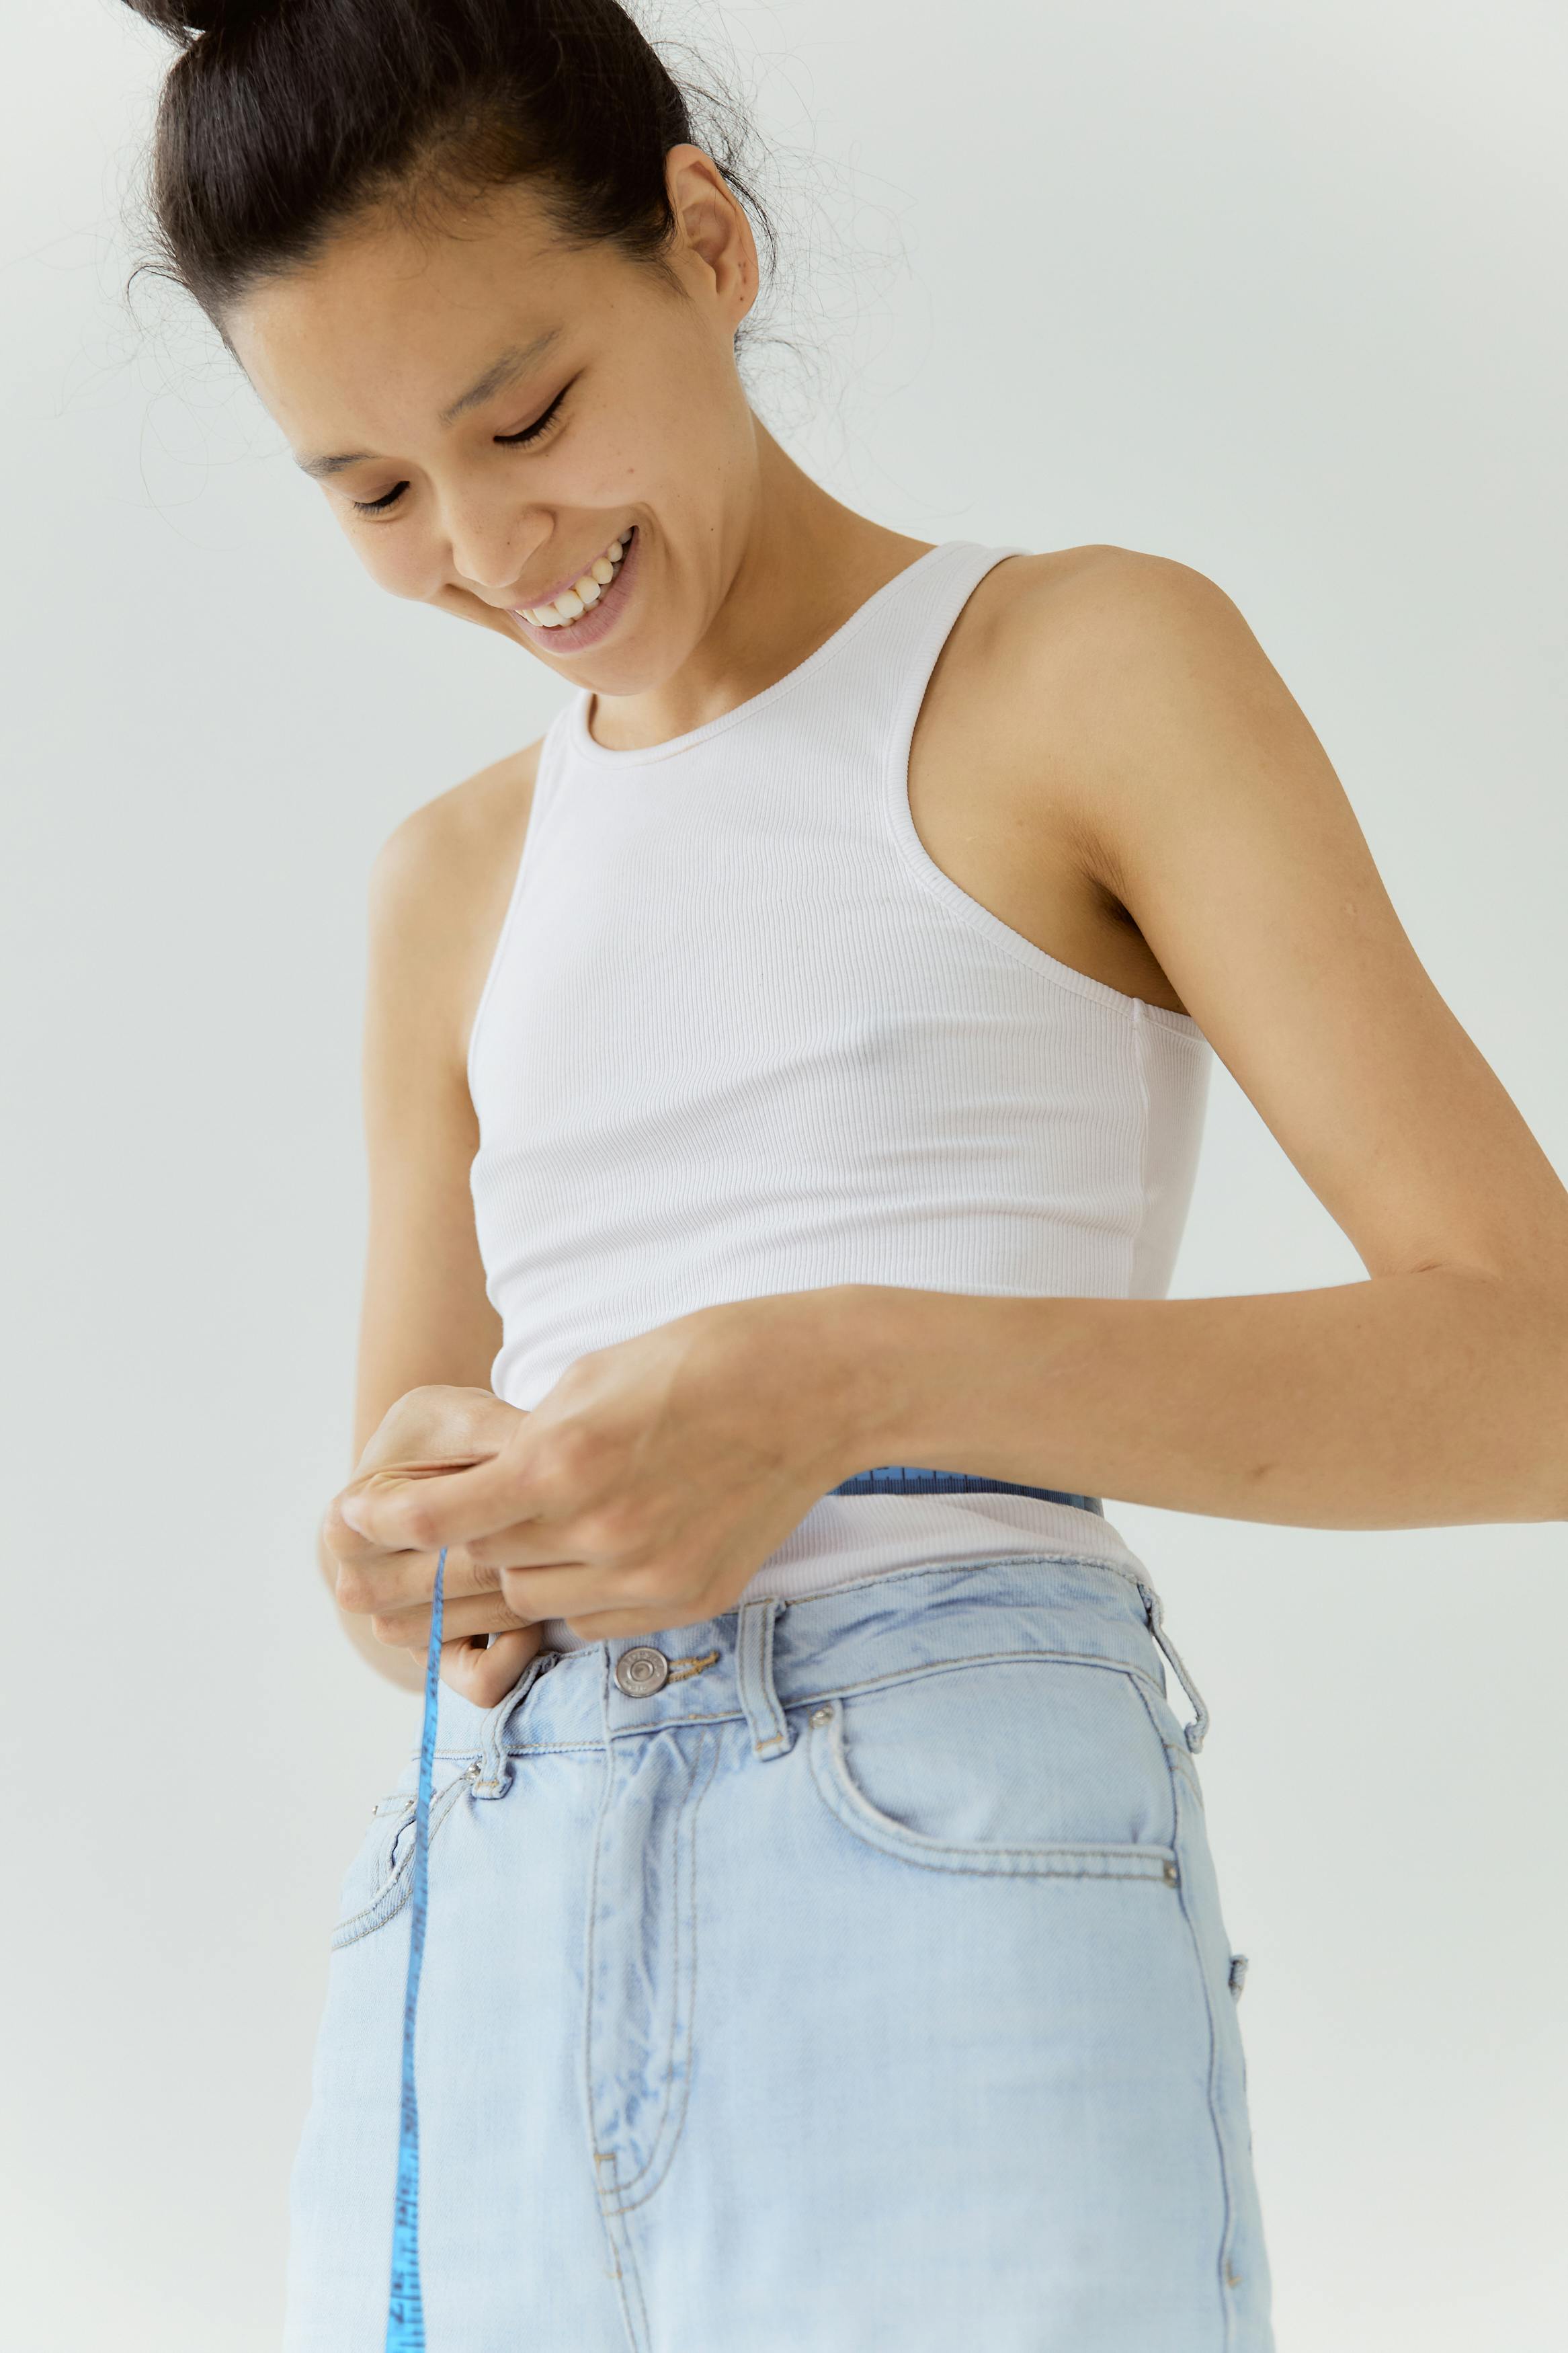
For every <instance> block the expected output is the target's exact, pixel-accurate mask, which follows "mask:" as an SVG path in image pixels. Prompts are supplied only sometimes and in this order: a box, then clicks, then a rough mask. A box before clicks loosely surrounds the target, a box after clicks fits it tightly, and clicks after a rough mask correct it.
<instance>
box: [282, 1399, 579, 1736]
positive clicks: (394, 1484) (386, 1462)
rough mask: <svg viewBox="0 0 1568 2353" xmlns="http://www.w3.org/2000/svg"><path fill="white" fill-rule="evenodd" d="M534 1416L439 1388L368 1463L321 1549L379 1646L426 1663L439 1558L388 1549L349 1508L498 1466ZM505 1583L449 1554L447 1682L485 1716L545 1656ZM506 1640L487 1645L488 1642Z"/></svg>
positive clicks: (325, 1527) (396, 1422)
mask: <svg viewBox="0 0 1568 2353" xmlns="http://www.w3.org/2000/svg"><path fill="white" fill-rule="evenodd" d="M527 1419H528V1416H527V1415H526V1414H525V1413H522V1412H521V1411H520V1410H519V1409H518V1408H517V1407H516V1406H510V1405H506V1404H503V1402H502V1401H501V1399H500V1398H498V1397H495V1396H493V1395H492V1394H491V1392H490V1391H489V1389H470V1388H447V1387H439V1386H436V1387H431V1388H417V1389H410V1390H409V1391H408V1392H407V1393H406V1395H405V1396H404V1397H401V1398H398V1400H397V1402H396V1404H395V1406H394V1407H393V1408H392V1409H391V1410H390V1411H389V1412H388V1413H387V1414H386V1415H385V1417H384V1419H383V1421H382V1423H381V1425H380V1427H379V1429H378V1430H376V1431H375V1433H374V1436H373V1437H372V1439H371V1440H370V1443H369V1445H368V1446H367V1447H366V1448H365V1450H364V1452H363V1454H362V1455H361V1457H360V1459H359V1462H358V1465H357V1467H356V1469H355V1472H354V1476H353V1480H352V1481H351V1482H350V1483H349V1485H348V1486H346V1487H345V1488H344V1489H343V1490H342V1493H341V1494H339V1495H336V1496H334V1498H333V1499H332V1502H331V1504H329V1505H328V1507H327V1512H326V1515H325V1517H324V1519H323V1521H322V1523H321V1539H322V1542H323V1544H324V1546H325V1547H326V1550H327V1551H328V1553H329V1554H331V1557H332V1558H333V1559H334V1560H335V1561H336V1562H337V1565H338V1574H337V1586H336V1592H337V1599H338V1604H339V1607H340V1608H341V1609H346V1610H347V1611H349V1612H350V1614H351V1615H362V1614H363V1615H364V1616H367V1617H369V1619H370V1621H371V1627H372V1630H373V1631H374V1634H375V1637H376V1639H377V1641H382V1642H385V1643H388V1644H389V1645H391V1646H393V1647H395V1648H399V1649H405V1650H409V1651H413V1652H414V1653H415V1655H416V1657H417V1658H418V1659H419V1660H420V1661H421V1662H423V1661H424V1659H425V1656H426V1651H428V1648H429V1643H430V1610H431V1602H432V1598H433V1596H434V1593H435V1589H436V1562H437V1556H438V1554H439V1550H440V1547H439V1546H438V1545H437V1546H436V1547H435V1548H434V1549H428V1548H426V1549H424V1550H420V1549H418V1548H409V1547H408V1546H400V1545H394V1546H388V1545H385V1544H382V1543H379V1542H377V1541H375V1540H374V1538H372V1537H368V1536H365V1535H362V1534H361V1533H360V1531H359V1529H358V1528H357V1527H356V1526H353V1525H350V1523H349V1521H348V1520H346V1519H345V1518H344V1516H343V1510H342V1506H343V1504H344V1502H345V1501H346V1500H347V1499H349V1498H351V1497H352V1498H356V1499H357V1498H359V1497H361V1496H363V1495H365V1494H367V1493H376V1492H378V1491H379V1490H381V1489H383V1488H388V1489H391V1490H392V1491H394V1492H401V1491H402V1490H403V1489H404V1488H405V1487H407V1486H409V1485H413V1484H416V1483H417V1482H420V1481H422V1480H428V1479H431V1478H436V1477H440V1476H444V1475H450V1474H451V1473H452V1472H454V1470H455V1469H457V1468H458V1466H460V1465H465V1464H477V1463H479V1462H483V1461H489V1459H491V1458H492V1457H493V1456H494V1455H495V1454H496V1453H497V1452H499V1451H500V1448H501V1447H502V1446H503V1445H504V1444H505V1442H506V1440H508V1438H509V1437H510V1436H511V1435H512V1434H513V1432H514V1431H515V1430H517V1428H518V1426H519V1425H520V1424H522V1423H526V1421H527ZM441 1595H442V1624H441V1631H442V1638H443V1639H442V1643H441V1680H442V1681H443V1683H449V1684H450V1685H451V1686H452V1688H453V1690H454V1691H459V1692H461V1693H462V1694H463V1695H464V1697H465V1698H466V1699H470V1700H472V1701H473V1702H474V1704H475V1705H476V1706H478V1707H493V1706H494V1705H495V1704H496V1702H497V1701H498V1700H500V1699H503V1698H504V1697H505V1695H506V1694H507V1693H508V1692H509V1691H510V1689H511V1686H512V1685H513V1683H516V1681H517V1679H518V1677H519V1675H521V1672H522V1671H523V1669H524V1667H525V1666H526V1665H527V1664H528V1662H529V1661H530V1659H531V1658H532V1657H533V1655H534V1653H535V1652H536V1651H537V1650H538V1649H539V1644H540V1633H539V1629H538V1627H537V1626H535V1625H524V1624H523V1622H522V1620H521V1619H520V1618H518V1617H517V1615H516V1614H515V1612H514V1611H513V1610H511V1609H509V1608H508V1606H507V1603H506V1602H505V1600H504V1599H502V1597H501V1594H500V1577H499V1576H498V1575H497V1572H496V1571H495V1570H494V1569H493V1568H491V1567H481V1566H479V1564H478V1563H476V1562H474V1561H473V1560H471V1559H470V1558H469V1556H468V1553H467V1552H466V1550H465V1549H464V1547H463V1546H462V1545H460V1544H455V1545H453V1546H451V1547H450V1548H449V1550H448V1551H447V1572H446V1575H445V1577H443V1579H442V1584H441ZM490 1635H493V1636H494V1637H495V1638H496V1639H495V1640H494V1641H490V1642H489V1643H488V1645H487V1641H486V1637H487V1636H490Z"/></svg>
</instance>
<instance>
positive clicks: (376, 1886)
mask: <svg viewBox="0 0 1568 2353" xmlns="http://www.w3.org/2000/svg"><path fill="white" fill-rule="evenodd" d="M414 1771H416V1768H411V1778H412V1775H413V1772H414ZM479 1771H480V1767H479V1765H477V1764H474V1765H470V1766H468V1768H467V1769H466V1771H464V1772H461V1773H458V1775H456V1776H455V1777H454V1778H453V1779H451V1780H450V1781H448V1782H447V1783H446V1784H445V1785H444V1786H443V1787H442V1788H439V1789H437V1791H436V1792H435V1794H434V1795H433V1796H432V1798H431V1800H430V1830H429V1836H430V1839H431V1841H432V1843H433V1842H434V1841H435V1837H436V1833H437V1831H438V1830H439V1829H440V1827H441V1825H442V1823H443V1822H444V1821H445V1820H447V1816H448V1814H450V1812H451V1811H452V1809H453V1807H454V1806H455V1805H456V1804H457V1802H458V1799H459V1798H461V1797H462V1796H463V1795H464V1793H465V1792H466V1791H467V1790H468V1789H469V1788H472V1787H473V1785H474V1783H475V1782H476V1781H477V1780H478V1778H479ZM414 1815H415V1799H414V1797H413V1795H412V1794H411V1793H409V1792H407V1791H405V1790H401V1789H396V1790H394V1791H393V1793H392V1795H391V1796H390V1797H386V1798H382V1799H379V1800H378V1801H377V1804H376V1807H375V1810H374V1813H373V1815H372V1817H371V1825H370V1829H369V1830H368V1831H366V1833H365V1836H364V1839H363V1841H362V1843H361V1846H360V1851H359V1852H358V1853H357V1854H356V1855H355V1857H354V1859H353V1862H352V1863H351V1864H350V1865H349V1870H348V1875H347V1877H346V1878H345V1879H344V1881H343V1884H342V1892H341V1893H340V1894H339V1897H338V1922H337V1926H336V1927H335V1928H334V1929H333V1930H332V1934H331V1949H332V1951H333V1952H334V1953H335V1952H337V1951H339V1950H340V1949H341V1948H342V1947H343V1946H344V1945H353V1944H357V1943H358V1941H359V1939H360V1938H361V1937H362V1936H374V1933H375V1931H376V1929H378V1928H384V1926H386V1924H387V1922H388V1921H389V1920H390V1919H392V1918H393V1917H394V1916H395V1915H396V1914H397V1913H398V1912H400V1911H401V1910H402V1909H403V1906H404V1905H405V1903H406V1902H407V1901H408V1891H409V1887H410V1884H411V1881H412V1873H413V1866H414Z"/></svg>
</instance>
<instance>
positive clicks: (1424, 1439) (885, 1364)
mask: <svg viewBox="0 0 1568 2353" xmlns="http://www.w3.org/2000/svg"><path fill="white" fill-rule="evenodd" d="M814 1296H815V1297H816V1300H817V1301H818V1302H820V1303H821V1313H822V1314H823V1316H824V1317H825V1319H826V1321H825V1323H824V1324H823V1325H822V1327H821V1332H822V1339H823V1342H824V1344H825V1345H826V1347H827V1348H828V1351H829V1354H830V1357H831V1360H832V1362H833V1363H834V1365H835V1366H836V1367H837V1378H836V1380H835V1381H834V1383H833V1388H834V1389H835V1391H836V1392H837V1408H838V1411H839V1413H840V1417H841V1422H842V1428H843V1432H844V1446H843V1451H844V1454H845V1456H846V1468H845V1470H844V1472H842V1473H841V1474H840V1475H842V1476H847V1475H848V1473H849V1472H850V1471H851V1470H862V1469H869V1468H871V1467H872V1466H873V1464H875V1463H879V1462H905V1463H911V1464H918V1465H921V1466H923V1467H926V1468H931V1469H941V1470H952V1471H966V1472H972V1473H974V1474H977V1475H981V1476H984V1477H988V1478H994V1479H1006V1480H1010V1481H1016V1482H1018V1483H1020V1484H1022V1485H1026V1486H1049V1487H1059V1488H1061V1489H1063V1490H1065V1491H1067V1492H1069V1493H1079V1494H1091V1495H1103V1496H1110V1497H1114V1498H1118V1499H1121V1500H1122V1501H1124V1502H1128V1503H1137V1504H1152V1505H1156V1506H1159V1507H1161V1508H1163V1509H1165V1510H1169V1511H1179V1512H1198V1513H1204V1514H1208V1515H1210V1516H1213V1517H1215V1518H1221V1519H1238V1520H1261V1521H1269V1522H1276V1523H1280V1524H1283V1525H1292V1526H1299V1527H1323V1528H1334V1527H1338V1528H1378V1527H1388V1528H1396V1527H1438V1526H1455V1525H1464V1524H1473V1523H1481V1522H1493V1521H1511V1520H1553V1519H1563V1518H1568V1303H1565V1302H1564V1300H1563V1298H1562V1297H1561V1296H1560V1295H1558V1293H1556V1292H1555V1291H1554V1290H1549V1289H1545V1288H1542V1289H1539V1290H1535V1289H1531V1287H1530V1286H1528V1285H1526V1284H1523V1283H1521V1282H1503V1281H1501V1280H1499V1279H1496V1278H1493V1277H1490V1276H1487V1275H1482V1274H1479V1273H1471V1272H1468V1271H1465V1272H1461V1271H1457V1270H1454V1269H1450V1268H1443V1269H1433V1270H1430V1271H1423V1272H1419V1273H1409V1274H1397V1275H1381V1276H1374V1277H1373V1278H1371V1279H1369V1280H1367V1281H1365V1282H1356V1283H1348V1284H1344V1285H1340V1286H1336V1287H1334V1288H1332V1289H1329V1290H1321V1291H1300V1292H1284V1293H1268V1294H1264V1295H1260V1296H1249V1297H1242V1298H1222V1299H1183V1300H1121V1299H993V1298H974V1297H971V1296H968V1295H961V1294H954V1293H942V1292H919V1291H901V1290H894V1289H890V1288H889V1289H882V1288H880V1287H876V1286H870V1285H853V1286H850V1285H846V1286H843V1287H841V1288H838V1289H836V1290H834V1291H831V1292H824V1293H816V1294H814ZM851 1453H853V1454H854V1455H855V1456H856V1458H857V1459H856V1460H855V1461H853V1462H849V1461H847V1456H848V1455H849V1454H851Z"/></svg>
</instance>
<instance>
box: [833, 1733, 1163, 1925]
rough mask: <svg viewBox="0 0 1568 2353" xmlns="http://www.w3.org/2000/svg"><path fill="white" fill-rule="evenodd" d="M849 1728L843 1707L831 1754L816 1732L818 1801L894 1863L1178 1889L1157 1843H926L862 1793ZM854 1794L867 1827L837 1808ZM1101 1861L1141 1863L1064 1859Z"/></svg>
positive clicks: (969, 1873) (993, 1875)
mask: <svg viewBox="0 0 1568 2353" xmlns="http://www.w3.org/2000/svg"><path fill="white" fill-rule="evenodd" d="M843 1724H844V1711H843V1709H842V1707H836V1708H835V1709H834V1711H833V1716H832V1720H831V1722H830V1723H829V1724H827V1725H826V1726H823V1727H821V1730H822V1732H823V1743H826V1747H825V1746H824V1745H823V1743H819V1742H818V1741H816V1739H815V1738H814V1737H813V1736H812V1735H813V1734H814V1733H815V1732H816V1730H817V1729H818V1727H816V1726H812V1727H810V1730H809V1731H808V1734H807V1741H806V1755H807V1757H808V1758H809V1760H810V1763H811V1768H812V1774H813V1778H815V1780H816V1787H817V1791H818V1794H819V1795H820V1796H821V1798H822V1799H823V1802H824V1804H825V1805H826V1807H827V1810H828V1812H829V1813H830V1814H832V1816H833V1818H834V1820H836V1821H837V1823H838V1824H839V1825H840V1827H841V1828H842V1829H844V1830H845V1831H848V1832H849V1834H850V1835H851V1836H852V1837H858V1838H860V1839H861V1841H862V1842H863V1843H864V1844H865V1845H867V1846H869V1847H873V1848H876V1849H877V1851H878V1852H882V1853H891V1854H892V1855H893V1858H894V1860H896V1861H903V1862H911V1863H913V1864H914V1865H915V1866H916V1868H917V1869H919V1870H923V1871H941V1872H949V1873H961V1874H963V1875H964V1876H966V1877H968V1878H971V1879H1025V1878H1028V1879H1130V1880H1147V1881H1148V1882H1149V1883H1151V1884H1153V1885H1160V1886H1166V1887H1170V1886H1174V1885H1175V1884H1176V1883H1177V1880H1178V1878H1179V1876H1180V1873H1179V1869H1178V1865H1177V1861H1176V1852H1175V1849H1174V1847H1173V1846H1168V1845H1164V1844H1162V1843H1157V1842H1156V1841H1153V1840H1151V1841H1149V1842H1148V1843H1147V1844H1145V1845H1140V1844H1137V1843H1135V1842H1127V1843H1123V1842H1118V1841H1105V1842H1103V1843H1100V1842H1097V1841H1094V1840H1092V1839H1085V1840H1083V1841H1073V1840H1070V1839H1047V1840H1045V1841H1042V1842H1041V1843H1040V1844H1038V1845H1037V1846H986V1847H982V1846H978V1845H975V1844H973V1843H970V1844H967V1845H965V1844H963V1843H959V1842H955V1841H949V1840H929V1839H926V1838H924V1837H922V1835H921V1832H920V1831H911V1830H910V1829H909V1828H907V1826H906V1825H905V1824H904V1823H902V1822H896V1821H894V1820H893V1819H892V1817H891V1815H884V1814H883V1813H882V1812H881V1810H880V1809H879V1807H877V1806H874V1805H873V1804H872V1803H871V1800H870V1799H869V1798H868V1797H867V1796H866V1795H865V1793H864V1792H863V1791H862V1790H861V1789H860V1788H858V1785H857V1783H856V1780H855V1777H854V1775H853V1774H852V1773H851V1772H850V1770H849V1763H848V1759H847V1757H846V1756H845V1754H844V1746H843ZM1162 1746H1163V1744H1162ZM846 1793H848V1794H849V1795H850V1796H852V1799H853V1801H854V1803H855V1804H856V1805H858V1806H860V1807H863V1808H864V1809H865V1810H866V1814H867V1820H865V1821H864V1822H861V1821H859V1820H857V1819H856V1817H855V1815H854V1813H853V1811H851V1814H850V1817H849V1819H848V1820H846V1818H845V1814H844V1812H843V1811H842V1810H841V1806H840V1805H839V1804H836V1803H835V1802H834V1800H835V1799H836V1798H837V1799H844V1798H845V1796H846ZM879 1832H880V1837H879ZM906 1840H909V1841H914V1842H915V1844H914V1846H913V1849H912V1851H911V1849H910V1847H906V1845H905V1844H904V1841H906ZM947 1855H958V1856H960V1857H962V1858H963V1860H962V1861H960V1862H945V1861H942V1859H941V1858H942V1857H943V1856H947ZM1095 1855H1098V1856H1104V1857H1106V1858H1114V1859H1115V1860H1116V1861H1118V1862H1125V1863H1131V1862H1132V1861H1133V1859H1134V1857H1136V1859H1137V1866H1138V1867H1137V1868H1136V1869H1132V1870H1127V1869H1123V1870H1111V1871H1097V1870H1093V1869H1091V1868H1086V1869H1082V1870H1074V1869H1073V1868H1072V1865H1071V1863H1070V1862H1067V1861H1066V1860H1064V1858H1066V1857H1068V1856H1072V1857H1074V1858H1075V1859H1077V1860H1079V1861H1081V1862H1083V1863H1085V1864H1086V1865H1087V1864H1088V1862H1089V1858H1090V1856H1095ZM1020 1856H1021V1857H1025V1858H1027V1860H1026V1865H1025V1867H1024V1868H1023V1869H1022V1870H1010V1869H1008V1868H1007V1865H1008V1864H1009V1863H1010V1862H1013V1861H1014V1860H1015V1859H1016V1858H1017V1857H1020ZM1047 1858H1048V1859H1047ZM1156 1866H1157V1867H1156Z"/></svg>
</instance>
